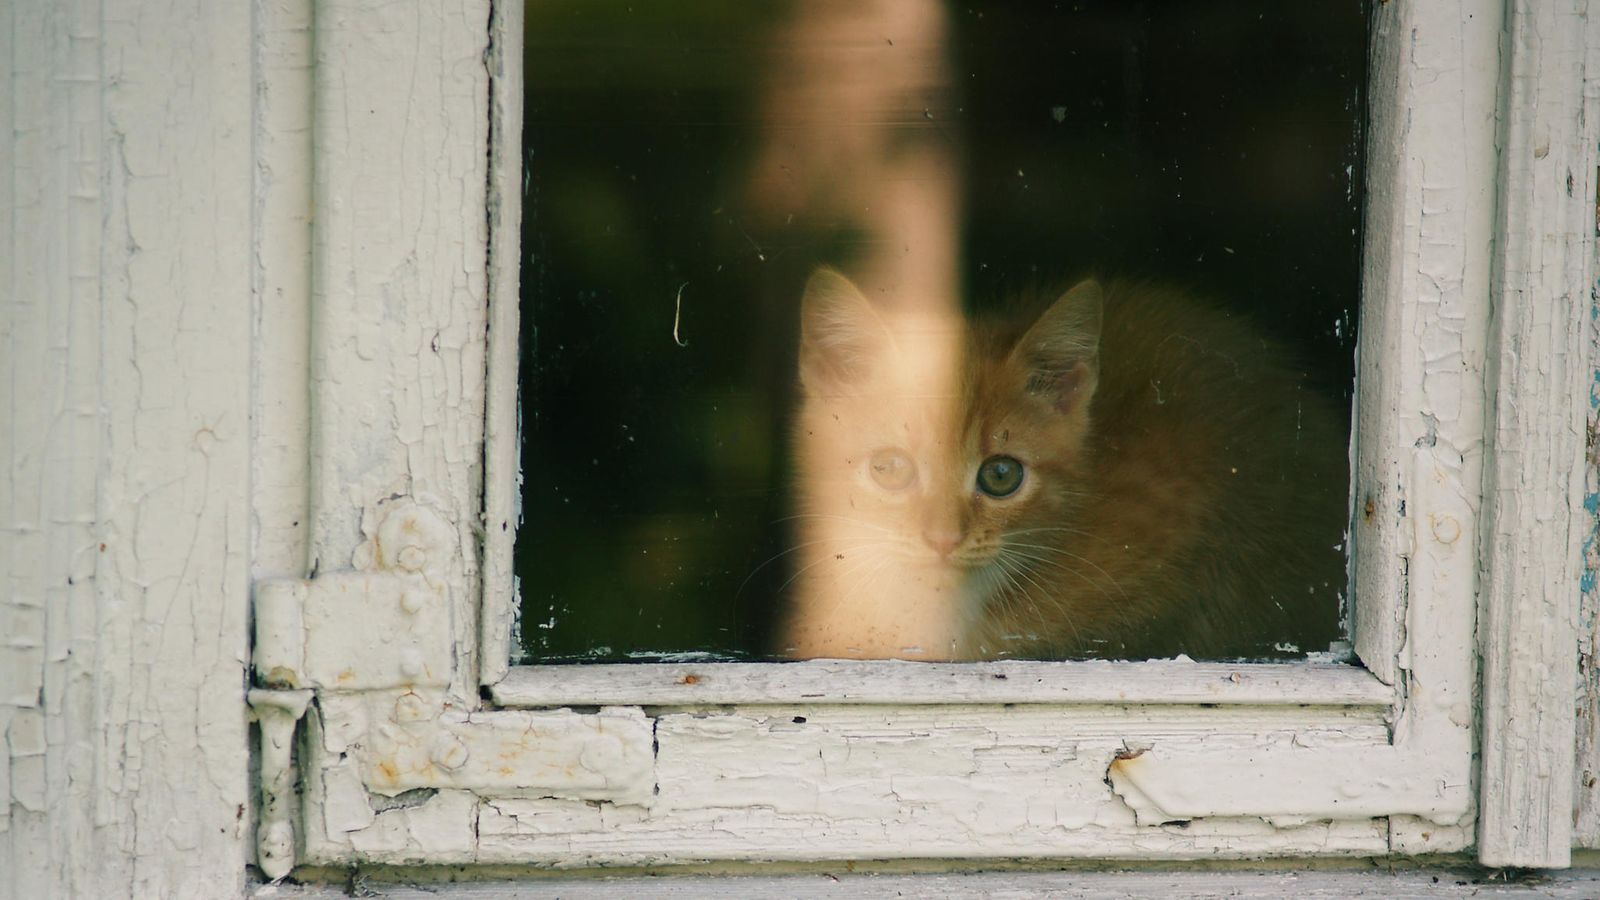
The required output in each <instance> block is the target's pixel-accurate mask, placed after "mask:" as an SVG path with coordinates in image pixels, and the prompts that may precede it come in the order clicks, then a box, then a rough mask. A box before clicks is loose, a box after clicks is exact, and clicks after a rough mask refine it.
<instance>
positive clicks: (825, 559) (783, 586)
mask: <svg viewBox="0 0 1600 900" xmlns="http://www.w3.org/2000/svg"><path fill="white" fill-rule="evenodd" d="M891 543H896V542H895V541H890V540H876V541H863V542H860V543H857V544H856V545H855V546H854V547H852V548H850V551H849V552H852V553H853V552H855V551H857V550H862V549H866V548H868V547H876V546H879V545H881V544H891ZM867 558H868V559H871V558H872V557H871V556H870V555H869V556H868V557H867ZM835 561H837V557H833V556H824V557H823V558H822V559H819V560H817V561H816V562H813V563H810V564H808V565H805V566H802V567H801V568H800V569H799V570H798V571H796V572H795V573H794V574H793V575H790V576H789V580H788V581H785V582H784V583H783V584H781V585H779V586H778V589H777V591H775V592H774V594H775V595H779V596H781V595H782V594H783V592H784V590H785V589H786V588H788V587H789V585H791V584H793V583H794V580H795V579H796V578H799V577H800V576H801V575H804V574H805V573H807V572H809V571H811V570H812V569H815V568H816V567H817V566H820V565H822V564H824V563H829V562H835Z"/></svg>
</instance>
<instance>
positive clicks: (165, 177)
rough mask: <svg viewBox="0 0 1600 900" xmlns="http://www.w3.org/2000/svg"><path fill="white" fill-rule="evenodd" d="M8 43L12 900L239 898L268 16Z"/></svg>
mask: <svg viewBox="0 0 1600 900" xmlns="http://www.w3.org/2000/svg"><path fill="white" fill-rule="evenodd" d="M3 21H4V22H5V23H6V26H5V27H4V28H3V29H0V41H3V50H0V79H3V84H0V95H3V96H4V97H5V98H6V99H5V101H4V105H3V107H0V108H3V109H4V110H5V114H4V115H5V117H4V125H5V139H4V143H5V144H6V145H7V149H6V150H5V151H4V152H5V160H6V163H7V165H6V166H5V169H4V172H3V180H4V181H5V182H6V188H5V192H6V193H5V198H6V199H5V202H4V204H3V207H0V208H3V209H4V214H3V216H0V218H3V219H4V220H5V224H4V226H3V228H4V231H3V241H0V245H3V249H0V256H3V258H4V260H5V262H4V264H3V266H0V269H3V273H0V274H3V284H4V290H3V296H0V322H3V323H4V324H3V326H0V334H3V335H4V336H5V337H4V339H3V341H4V342H3V345H0V371H4V372H5V375H4V376H0V377H4V379H5V380H4V388H3V390H0V397H3V398H4V399H3V400H0V408H3V409H4V410H5V412H4V413H3V414H0V426H3V427H4V429H5V431H4V434H3V436H0V459H3V460H4V462H5V476H4V477H3V478H0V483H3V484H4V485H5V487H4V488H0V491H3V492H4V493H3V494H0V559H3V562H0V634H3V635H4V639H3V640H0V730H3V731H4V733H5V735H6V737H5V741H4V744H3V745H0V759H5V760H7V762H6V764H5V766H4V767H0V771H3V770H4V769H8V770H9V771H8V772H7V773H6V774H5V775H4V777H0V782H4V783H5V784H6V786H7V790H5V791H4V792H3V793H0V809H3V810H5V812H3V813H0V822H3V823H4V825H0V897H18V898H35V897H62V896H144V897H153V896H170V897H191V896H202V895H209V896H216V895H218V894H223V895H227V894H237V893H239V892H240V891H242V889H243V867H244V859H245V853H244V849H243V838H242V836H243V832H244V830H245V826H244V818H245V817H244V809H245V803H246V794H247V775H246V773H247V759H248V757H247V753H246V747H245V735H246V724H245V717H246V710H245V708H244V706H243V698H244V684H245V671H244V663H245V647H246V621H247V620H246V612H247V608H248V576H249V572H248V551H249V546H250V531H249V527H250V474H251V472H250V460H249V453H248V451H249V439H250V424H249V416H250V346H251V344H250V337H251V328H250V326H251V312H250V296H251V290H252V282H251V271H252V252H253V249H252V233H251V119H250V116H251V16H250V10H249V7H248V5H245V4H211V3H201V2H195V0H189V2H185V0H179V2H174V3H165V4H150V3H138V4H103V3H98V2H63V3H53V4H41V3H19V4H11V5H9V6H8V7H7V8H6V11H5V13H4V18H3Z"/></svg>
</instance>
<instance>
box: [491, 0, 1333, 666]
mask: <svg viewBox="0 0 1600 900" xmlns="http://www.w3.org/2000/svg"><path fill="white" fill-rule="evenodd" d="M527 29H528V30H527V44H526V46H527V51H526V52H527V56H526V82H527V88H526V90H527V94H526V123H527V126H526V127H527V131H526V135H525V165H526V170H527V198H526V199H527V203H526V205H525V209H526V219H525V221H524V225H523V234H524V244H525V259H524V274H523V284H524V288H523V301H522V302H523V334H522V345H523V349H522V375H521V377H522V410H523V413H522V414H523V438H524V449H523V459H522V464H523V479H524V486H523V510H524V516H525V522H524V525H523V527H522V530H521V532H520V533H519V537H518V543H517V551H516V552H517V574H518V577H519V581H520V590H521V596H522V603H523V610H522V611H523V618H522V639H523V643H524V648H525V650H526V653H527V659H526V661H531V662H549V661H561V660H591V661H613V660H624V659H652V658H660V657H661V656H662V655H664V654H681V653H701V654H711V655H714V656H716V657H719V658H743V659H748V658H792V657H796V656H816V655H824V656H869V657H878V656H897V657H898V656H903V657H908V658H925V659H949V658H957V659H970V658H1000V657H1020V658H1063V657H1096V656H1109V657H1119V658H1142V657H1145V656H1170V655H1173V654H1176V653H1180V652H1183V653H1188V654H1189V655H1191V656H1195V657H1213V658H1222V657H1274V656H1278V657H1281V656H1285V655H1295V654H1298V653H1302V652H1308V651H1322V650H1326V649H1327V648H1328V646H1329V644H1330V642H1331V641H1334V640H1335V639H1337V638H1339V637H1341V631H1340V627H1339V624H1338V622H1339V610H1340V602H1341V600H1340V598H1341V596H1342V594H1343V591H1344V582H1345V575H1344V567H1345V552H1346V548H1345V525H1346V520H1347V494H1348V477H1349V476H1348V468H1347V467H1348V463H1347V453H1346V448H1347V446H1348V427H1349V425H1348V423H1349V411H1350V397H1351V382H1352V378H1353V373H1354V367H1353V352H1354V347H1355V335H1354V323H1355V320H1356V299H1357V292H1358V284H1359V243H1360V241H1359V238H1360V236H1359V233H1358V231H1359V225H1360V209H1359V198H1360V197H1361V194H1362V188H1361V158H1360V147H1361V136H1360V128H1361V122H1362V87H1363V78H1364V71H1365V47H1364V39H1365V20H1364V17H1363V12H1362V5H1361V3H1359V2H1356V0H1346V2H1338V3H1318V4H1277V3H1267V2H1261V3H1239V2H1205V3H1192V2H1143V3H1128V2H1112V0H1107V2H1081V3H1072V4H1057V5H1052V6H1047V5H1045V4H1027V3H1008V4H985V5H982V6H979V7H968V6H957V5H945V4H941V3H938V2H932V0H864V2H845V0H825V2H824V0H816V2H807V3H790V4H781V3H748V2H733V0H718V2H710V0H699V2H681V3H673V4H635V3H622V2H612V0H582V2H576V0H574V2H564V0H534V2H530V3H529V5H528V14H527Z"/></svg>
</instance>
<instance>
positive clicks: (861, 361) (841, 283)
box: [800, 267, 893, 393]
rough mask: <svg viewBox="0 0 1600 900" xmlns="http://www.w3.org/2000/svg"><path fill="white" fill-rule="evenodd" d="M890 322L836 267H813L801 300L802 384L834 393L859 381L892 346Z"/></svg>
mask: <svg viewBox="0 0 1600 900" xmlns="http://www.w3.org/2000/svg"><path fill="white" fill-rule="evenodd" d="M892 341H893V339H892V337H891V336H890V334H889V329H888V326H887V325H885V324H884V321H883V319H882V317H881V316H879V315H878V312H877V311H876V310H874V309H873V308H872V304H871V302H869V301H868V300H867V298H866V297H864V296H862V294H861V290H860V289H859V288H857V287H856V286H855V284H854V283H853V282H852V281H851V280H850V279H848V278H846V277H844V275H842V274H840V273H839V272H838V270H836V269H830V268H827V267H824V268H820V269H818V270H817V271H815V272H813V273H812V275H811V280H810V281H808V282H806V290H805V295H804V297H803V299H802V300H801V301H800V383H801V385H802V386H804V387H805V389H806V390H808V391H812V392H816V393H833V392H836V391H838V390H839V389H840V388H842V387H845V386H848V385H851V384H859V383H860V382H862V381H863V380H865V379H866V378H867V377H868V375H869V374H870V373H871V371H872V369H873V366H874V365H875V364H876V363H877V362H878V361H879V360H881V359H882V358H883V356H884V354H885V353H887V352H888V350H889V348H890V346H891V345H892Z"/></svg>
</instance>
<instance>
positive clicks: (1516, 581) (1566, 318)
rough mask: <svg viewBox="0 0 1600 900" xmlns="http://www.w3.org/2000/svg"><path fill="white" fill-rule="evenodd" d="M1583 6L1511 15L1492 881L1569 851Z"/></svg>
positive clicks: (1488, 561)
mask: <svg viewBox="0 0 1600 900" xmlns="http://www.w3.org/2000/svg"><path fill="white" fill-rule="evenodd" d="M1587 5H1588V4H1587V3H1585V2H1583V0H1571V2H1562V3H1543V2H1530V0H1519V2H1514V3H1512V4H1511V5H1510V8H1511V14H1510V20H1509V22H1508V42H1507V50H1508V54H1509V59H1508V61H1507V66H1506V71H1507V75H1506V80H1505V84H1504V87H1503V93H1502V114H1501V120H1502V129H1503V135H1504V136H1503V139H1502V146H1503V151H1502V154H1501V167H1502V171H1501V177H1500V201H1499V223H1498V234H1497V235H1496V242H1495V248H1496V254H1495V257H1494V259H1495V273H1494V274H1495V278H1494V297H1495V304H1494V316H1493V321H1492V325H1491V328H1492V338H1493V344H1492V346H1491V355H1490V360H1489V362H1490V373H1491V375H1490V382H1489V383H1490V386H1491V388H1492V389H1493V390H1494V396H1495V401H1494V405H1493V418H1492V419H1491V422H1490V427H1489V432H1488V435H1487V437H1488V463H1487V465H1486V468H1485V481H1484V494H1485V497H1484V502H1485V505H1486V510H1485V512H1486V517H1487V522H1488V525H1487V527H1486V529H1485V534H1484V549H1483V559H1482V562H1483V575H1482V578H1483V596H1484V601H1483V615H1484V621H1483V627H1482V628H1481V629H1480V634H1481V636H1482V637H1481V639H1482V651H1483V688H1482V710H1483V729H1482V734H1483V746H1482V751H1481V752H1482V769H1481V796H1480V800H1479V806H1480V810H1481V813H1480V817H1479V820H1478V858H1479V859H1480V861H1482V862H1483V863H1484V864H1485V865H1492V866H1511V865H1515V866H1533V867H1552V866H1565V865H1567V864H1568V859H1569V858H1570V852H1571V845H1572V810H1573V794H1572V788H1573V768H1572V766H1573V752H1572V747H1573V746H1574V743H1573V742H1574V730H1573V729H1574V720H1573V716H1574V711H1575V708H1576V707H1575V699H1576V695H1575V684H1576V677H1577V612H1578V596H1579V588H1578V575H1579V569H1580V567H1581V545H1582V540H1583V536H1584V534H1585V532H1586V531H1587V528H1586V520H1587V519H1588V516H1587V515H1586V514H1585V512H1584V509H1583V494H1584V468H1583V460H1584V422H1585V418H1586V416H1587V414H1588V407H1587V404H1586V402H1585V400H1586V395H1587V385H1588V382H1589V379H1590V368H1589V359H1588V355H1587V352H1586V351H1587V346H1586V342H1585V340H1584V337H1585V331H1584V318H1585V317H1586V314H1587V313H1588V311H1589V307H1590V304H1589V302H1588V292H1589V290H1590V286H1591V271H1592V263H1593V253H1594V233H1595V188H1596V184H1595V179H1594V173H1595V163H1596V158H1597V157H1596V152H1595V142H1596V140H1597V139H1600V117H1597V113H1600V105H1597V104H1596V103H1595V102H1594V101H1595V98H1596V96H1597V95H1596V92H1595V85H1594V84H1593V83H1592V82H1593V81H1594V79H1595V77H1596V73H1597V72H1600V69H1596V68H1594V67H1593V66H1592V63H1593V62H1595V61H1600V57H1596V55H1595V54H1596V51H1597V50H1600V27H1597V25H1600V23H1592V22H1591V21H1590V17H1589V15H1588V13H1587Z"/></svg>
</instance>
